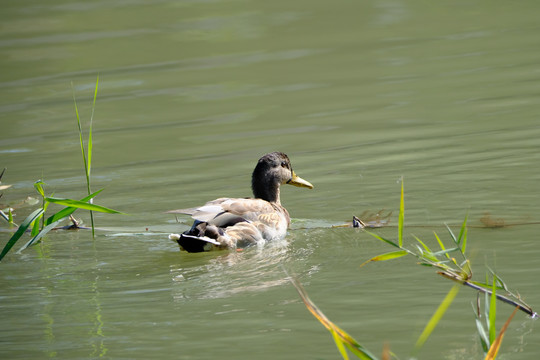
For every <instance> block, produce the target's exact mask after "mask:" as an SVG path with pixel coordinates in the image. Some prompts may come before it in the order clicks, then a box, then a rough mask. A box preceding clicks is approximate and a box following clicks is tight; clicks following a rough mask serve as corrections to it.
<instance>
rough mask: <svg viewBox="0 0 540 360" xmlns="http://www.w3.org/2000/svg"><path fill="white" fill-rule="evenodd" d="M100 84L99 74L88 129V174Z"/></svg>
mask: <svg viewBox="0 0 540 360" xmlns="http://www.w3.org/2000/svg"><path fill="white" fill-rule="evenodd" d="M98 84H99V74H98V76H97V78H96V89H95V90H94V101H93V103H92V115H90V127H89V129H88V176H90V171H91V169H92V148H93V146H92V123H93V122H94V111H95V109H96V98H97V91H98Z"/></svg>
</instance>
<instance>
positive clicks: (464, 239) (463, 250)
mask: <svg viewBox="0 0 540 360" xmlns="http://www.w3.org/2000/svg"><path fill="white" fill-rule="evenodd" d="M465 250H467V228H465V230H463V238H462V239H461V253H462V254H463V255H465Z"/></svg>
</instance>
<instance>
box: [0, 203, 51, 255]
mask: <svg viewBox="0 0 540 360" xmlns="http://www.w3.org/2000/svg"><path fill="white" fill-rule="evenodd" d="M42 214H43V209H37V210H35V211H34V212H33V213H31V214H30V215H28V217H27V218H26V219H24V221H23V222H22V224H21V226H19V228H18V229H17V231H16V232H15V233H14V234H13V236H12V237H11V238H10V239H9V241H8V242H7V244H6V245H5V246H4V249H3V250H2V253H0V261H1V260H2V259H3V258H4V256H6V254H7V253H8V252H9V250H11V248H12V247H13V245H15V243H16V242H17V241H18V240H19V239H20V238H21V236H22V235H23V234H24V232H25V231H26V229H28V227H29V226H30V224H32V223H33V222H34V221H35V220H36V219H37V218H39V217H40V216H41V215H42Z"/></svg>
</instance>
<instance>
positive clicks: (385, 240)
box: [365, 230, 401, 249]
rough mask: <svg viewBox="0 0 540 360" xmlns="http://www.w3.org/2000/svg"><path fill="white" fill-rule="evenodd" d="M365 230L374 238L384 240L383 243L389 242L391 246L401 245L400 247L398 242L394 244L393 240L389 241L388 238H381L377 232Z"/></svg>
mask: <svg viewBox="0 0 540 360" xmlns="http://www.w3.org/2000/svg"><path fill="white" fill-rule="evenodd" d="M365 231H366V233H368V234H369V235H371V236H373V237H374V238H375V239H379V240H381V241H382V242H385V243H387V244H390V245H392V246H395V247H397V248H399V249H401V247H400V246H399V245H398V244H396V243H395V242H393V241H391V240H388V239H385V238H383V237H382V236H379V235H377V234H375V233H372V232H371V231H368V230H365Z"/></svg>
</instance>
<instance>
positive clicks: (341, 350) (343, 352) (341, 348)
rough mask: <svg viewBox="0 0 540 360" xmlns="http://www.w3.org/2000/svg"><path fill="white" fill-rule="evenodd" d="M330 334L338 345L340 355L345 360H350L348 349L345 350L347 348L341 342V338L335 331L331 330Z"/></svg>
mask: <svg viewBox="0 0 540 360" xmlns="http://www.w3.org/2000/svg"><path fill="white" fill-rule="evenodd" d="M330 333H332V338H333V339H334V342H335V343H336V346H337V348H338V350H339V353H340V354H341V356H342V357H343V359H345V360H349V355H348V354H347V349H345V346H344V345H343V341H341V338H340V337H339V335H338V334H337V333H336V332H335V331H334V330H333V329H331V330H330Z"/></svg>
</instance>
